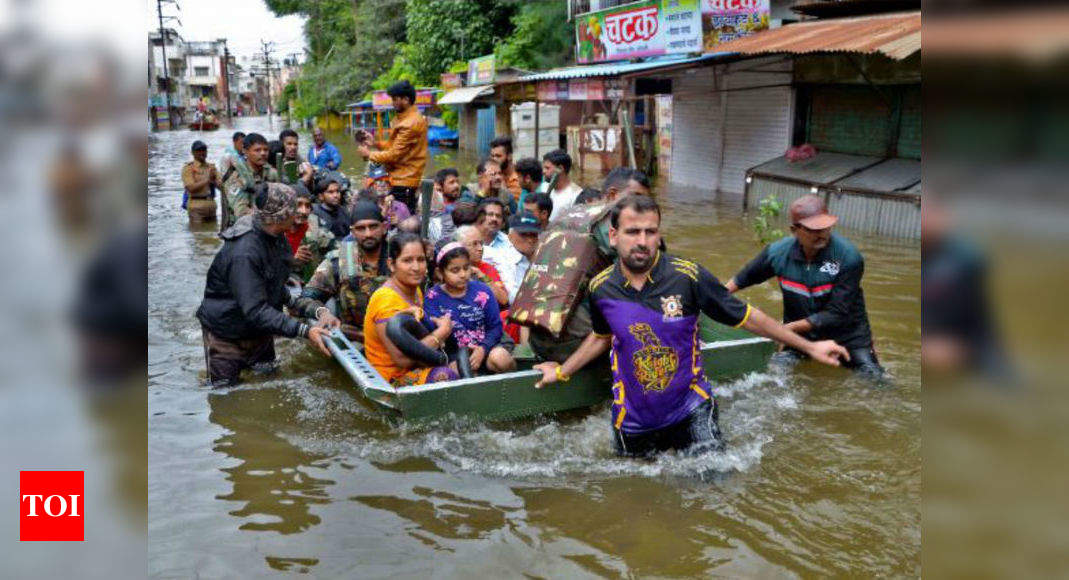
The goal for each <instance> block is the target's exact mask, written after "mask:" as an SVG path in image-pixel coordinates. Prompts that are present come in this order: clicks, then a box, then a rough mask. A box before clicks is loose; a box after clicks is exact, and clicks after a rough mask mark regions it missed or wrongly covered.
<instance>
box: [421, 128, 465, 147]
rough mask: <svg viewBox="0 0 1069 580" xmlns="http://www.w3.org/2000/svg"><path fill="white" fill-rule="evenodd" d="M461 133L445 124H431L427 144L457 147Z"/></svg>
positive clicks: (428, 129)
mask: <svg viewBox="0 0 1069 580" xmlns="http://www.w3.org/2000/svg"><path fill="white" fill-rule="evenodd" d="M459 141H460V134H459V133H457V132H456V131H454V130H452V129H450V128H449V127H445V126H435V125H431V126H430V127H428V128H427V144H428V145H435V146H437V147H456V146H457V143H459Z"/></svg>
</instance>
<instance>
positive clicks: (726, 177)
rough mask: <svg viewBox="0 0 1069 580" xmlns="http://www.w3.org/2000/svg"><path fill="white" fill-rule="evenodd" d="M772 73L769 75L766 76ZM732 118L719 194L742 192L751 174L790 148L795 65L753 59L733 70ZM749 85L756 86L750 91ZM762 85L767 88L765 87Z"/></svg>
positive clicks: (729, 79) (729, 77)
mask: <svg viewBox="0 0 1069 580" xmlns="http://www.w3.org/2000/svg"><path fill="white" fill-rule="evenodd" d="M766 71H767V72H766ZM726 79H727V83H726V85H727V89H728V92H726V93H724V94H725V95H726V97H727V117H726V120H725V125H724V160H723V164H722V166H721V170H720V180H719V182H720V183H719V185H720V187H719V189H720V191H723V192H727V193H732V194H740V195H741V194H742V192H743V188H744V187H745V185H746V184H745V179H746V170H747V169H749V168H751V167H753V166H755V165H759V164H761V163H764V162H765V161H768V160H769V159H772V158H774V157H779V156H780V155H783V153H784V152H785V151H786V150H787V148H788V147H789V146H790V144H791V129H792V127H793V114H794V112H793V111H794V108H793V98H792V97H793V93H792V92H791V87H790V86H771V85H790V83H791V63H790V61H786V62H784V61H782V60H764V61H760V60H749V61H742V62H739V63H733V64H732V65H731V66H729V67H728V72H727V76H726ZM747 87H755V88H752V89H749V90H739V89H745V88H747ZM762 87H763V88H762Z"/></svg>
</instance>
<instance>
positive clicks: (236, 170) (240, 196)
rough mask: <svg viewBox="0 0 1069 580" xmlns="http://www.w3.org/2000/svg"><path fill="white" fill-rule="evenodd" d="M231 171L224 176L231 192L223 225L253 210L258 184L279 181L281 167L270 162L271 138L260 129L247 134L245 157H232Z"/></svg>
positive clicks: (230, 223) (232, 222)
mask: <svg viewBox="0 0 1069 580" xmlns="http://www.w3.org/2000/svg"><path fill="white" fill-rule="evenodd" d="M227 174H228V175H224V176H223V177H224V179H225V181H224V182H223V188H224V189H225V191H226V196H227V199H226V200H224V203H225V204H226V207H225V208H224V211H223V215H224V216H226V219H225V220H224V223H223V224H222V227H223V229H226V228H228V227H230V226H231V225H233V224H234V222H236V221H237V220H238V218H239V217H241V216H243V215H246V214H249V213H252V210H253V203H252V195H253V192H254V191H255V188H256V186H257V185H259V184H261V183H271V182H274V183H277V182H278V181H279V178H278V171H276V170H275V168H274V167H271V165H270V164H269V163H268V162H267V139H265V138H264V136H263V135H261V134H259V133H249V134H248V135H246V136H245V160H244V162H242V161H241V160H238V159H234V160H232V166H231V169H228V170H227Z"/></svg>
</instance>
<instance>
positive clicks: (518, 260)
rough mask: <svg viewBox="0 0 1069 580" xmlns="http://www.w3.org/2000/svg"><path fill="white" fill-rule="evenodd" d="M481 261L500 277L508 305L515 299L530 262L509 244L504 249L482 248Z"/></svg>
mask: <svg viewBox="0 0 1069 580" xmlns="http://www.w3.org/2000/svg"><path fill="white" fill-rule="evenodd" d="M483 261H484V262H489V263H490V264H491V265H492V266H493V267H494V268H495V269H496V270H497V273H498V274H500V275H501V281H502V282H503V283H504V284H505V290H508V293H509V303H510V304H511V303H512V301H513V300H515V299H516V293H517V292H519V291H520V285H521V284H522V283H523V277H524V276H526V275H527V269H528V268H530V267H531V261H530V260H528V259H527V256H524V255H523V254H521V253H520V252H519V251H518V250H517V249H516V248H515V247H513V245H512V243H511V242H510V243H509V244H508V245H507V246H505V247H498V248H495V247H491V246H483Z"/></svg>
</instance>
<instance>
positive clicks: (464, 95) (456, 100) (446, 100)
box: [438, 85, 494, 105]
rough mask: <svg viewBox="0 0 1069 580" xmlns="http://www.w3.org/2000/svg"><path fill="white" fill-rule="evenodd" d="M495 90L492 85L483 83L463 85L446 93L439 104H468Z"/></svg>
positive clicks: (439, 100)
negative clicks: (474, 85)
mask: <svg viewBox="0 0 1069 580" xmlns="http://www.w3.org/2000/svg"><path fill="white" fill-rule="evenodd" d="M493 92H494V87H493V86H491V85H482V86H478V87H461V88H459V89H453V90H451V91H449V92H448V93H446V94H445V96H443V97H442V98H440V99H438V104H439V105H466V104H468V103H470V102H472V101H474V100H475V99H477V98H479V97H481V96H483V95H490V94H493Z"/></svg>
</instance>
